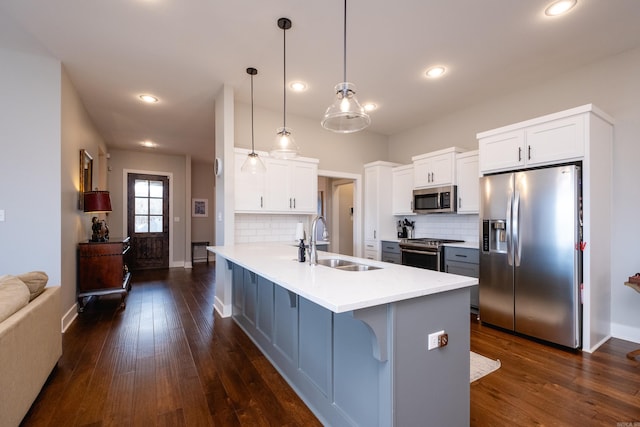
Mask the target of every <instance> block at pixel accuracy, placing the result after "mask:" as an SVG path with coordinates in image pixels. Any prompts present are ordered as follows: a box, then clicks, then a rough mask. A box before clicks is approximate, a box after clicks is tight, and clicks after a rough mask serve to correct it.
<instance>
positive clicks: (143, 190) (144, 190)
mask: <svg viewBox="0 0 640 427" xmlns="http://www.w3.org/2000/svg"><path fill="white" fill-rule="evenodd" d="M135 193H136V196H140V197H147V196H149V181H147V180H143V179H136V184H135Z"/></svg>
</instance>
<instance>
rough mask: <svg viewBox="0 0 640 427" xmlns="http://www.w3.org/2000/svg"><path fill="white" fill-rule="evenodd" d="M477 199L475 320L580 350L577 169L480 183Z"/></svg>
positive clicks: (507, 176)
mask: <svg viewBox="0 0 640 427" xmlns="http://www.w3.org/2000/svg"><path fill="white" fill-rule="evenodd" d="M480 193H481V207H480V239H481V251H480V279H479V285H480V319H481V320H482V322H484V323H488V324H491V325H495V326H499V327H502V328H505V329H509V330H513V331H515V332H518V333H521V334H524V335H528V336H531V337H535V338H539V339H541V340H544V341H548V342H551V343H555V344H559V345H562V346H565V347H571V348H578V347H580V346H581V343H582V340H581V326H582V325H581V319H582V306H581V301H580V284H581V283H582V252H581V249H580V248H581V241H582V227H581V225H582V224H581V214H582V213H581V194H582V192H581V175H580V167H579V166H577V165H568V166H559V167H551V168H544V169H533V170H527V171H520V172H512V173H504V174H499V175H491V176H486V177H482V178H481V179H480Z"/></svg>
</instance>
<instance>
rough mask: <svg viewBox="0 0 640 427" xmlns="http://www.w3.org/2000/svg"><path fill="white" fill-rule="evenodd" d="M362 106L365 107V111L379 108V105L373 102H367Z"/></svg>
mask: <svg viewBox="0 0 640 427" xmlns="http://www.w3.org/2000/svg"><path fill="white" fill-rule="evenodd" d="M362 107H363V108H364V110H365V111H373V110H376V109H378V105H377V104H374V103H373V102H367V103H365V104H364V105H363V106H362Z"/></svg>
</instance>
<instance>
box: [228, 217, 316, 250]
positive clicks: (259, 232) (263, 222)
mask: <svg viewBox="0 0 640 427" xmlns="http://www.w3.org/2000/svg"><path fill="white" fill-rule="evenodd" d="M235 221H236V226H235V241H236V243H256V242H292V243H293V242H295V236H296V225H297V224H298V222H302V223H303V224H304V229H305V230H307V234H308V230H309V216H308V215H265V214H236V216H235Z"/></svg>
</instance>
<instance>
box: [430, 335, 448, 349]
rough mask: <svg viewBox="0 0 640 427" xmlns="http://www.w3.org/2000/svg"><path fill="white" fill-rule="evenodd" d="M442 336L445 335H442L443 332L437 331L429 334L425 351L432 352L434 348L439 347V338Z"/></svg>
mask: <svg viewBox="0 0 640 427" xmlns="http://www.w3.org/2000/svg"><path fill="white" fill-rule="evenodd" d="M443 335H446V334H445V333H444V331H438V332H434V333H432V334H429V344H428V347H427V349H428V350H433V349H434V348H438V347H440V341H441V337H442V336H443ZM445 345H446V344H445Z"/></svg>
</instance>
